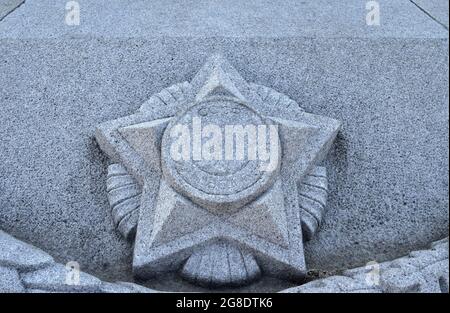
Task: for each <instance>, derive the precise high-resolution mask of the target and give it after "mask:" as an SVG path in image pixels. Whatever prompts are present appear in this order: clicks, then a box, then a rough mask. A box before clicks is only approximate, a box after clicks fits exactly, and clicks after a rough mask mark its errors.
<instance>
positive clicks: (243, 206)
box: [96, 54, 340, 286]
mask: <svg viewBox="0 0 450 313" xmlns="http://www.w3.org/2000/svg"><path fill="white" fill-rule="evenodd" d="M181 86H182V87H181ZM261 89H263V90H264V91H268V94H265V95H264V96H261V93H260V91H261ZM270 93H271V91H270V90H269V89H268V88H267V87H260V86H259V85H256V84H248V83H247V82H246V81H245V80H244V79H243V78H242V77H241V76H240V75H239V73H238V72H237V71H236V70H235V69H234V68H233V67H232V66H231V65H230V64H229V63H228V62H227V61H226V60H225V59H224V58H223V57H222V56H221V55H217V54H216V55H213V56H211V57H210V58H209V59H208V61H207V62H206V64H205V65H204V66H203V67H202V68H201V69H200V71H199V72H198V73H197V75H196V76H195V77H194V78H193V79H192V81H191V82H190V83H182V84H177V85H174V86H172V87H168V88H166V89H163V90H162V91H161V92H159V93H158V94H157V95H156V96H153V97H152V98H150V100H148V102H152V101H155V99H157V100H158V101H162V102H163V104H160V105H159V106H156V107H150V106H148V104H147V103H145V104H144V105H143V106H142V107H141V109H140V111H138V113H136V114H133V115H131V116H128V117H124V118H120V119H117V120H115V121H110V122H106V123H103V124H101V125H100V126H99V127H98V129H97V131H96V138H97V141H98V142H99V144H100V147H101V148H102V149H103V150H104V151H105V152H106V153H107V154H108V155H109V156H110V157H111V159H112V160H113V161H114V162H120V163H122V164H123V165H124V166H125V168H126V169H127V171H129V172H130V173H131V174H132V175H133V176H134V178H135V180H136V181H139V182H140V184H141V185H142V190H143V192H142V194H140V188H138V186H136V185H135V183H134V182H131V183H128V184H126V185H125V186H122V187H119V188H112V189H110V191H109V198H110V203H111V202H112V203H113V205H114V206H116V205H120V204H123V203H125V201H128V200H129V199H130V198H132V197H138V196H139V197H140V198H141V199H140V203H141V205H140V209H139V210H140V217H139V221H138V226H137V235H136V243H135V252H134V259H133V270H134V272H135V274H136V275H137V276H138V277H140V278H141V279H142V278H143V279H148V278H151V277H154V276H157V275H161V274H162V273H167V272H173V271H175V272H178V271H179V270H180V268H181V267H182V263H183V262H185V261H186V259H188V260H187V261H186V265H185V266H184V267H183V271H182V275H184V277H186V278H187V279H189V280H190V281H193V282H197V283H199V284H203V285H205V284H206V285H207V284H209V285H211V286H221V285H234V286H236V285H239V284H243V283H249V282H251V281H252V280H255V279H256V278H257V277H259V274H260V272H261V271H260V267H261V268H262V272H264V273H265V274H268V275H275V276H278V277H282V278H289V279H297V280H298V279H300V278H302V277H303V275H304V272H305V271H306V268H305V263H304V256H303V242H302V241H303V239H302V236H301V234H302V230H301V218H302V215H300V214H299V213H298V210H300V203H299V198H298V197H297V184H298V183H299V182H302V181H303V180H304V179H305V177H307V176H308V175H309V176H311V175H313V174H315V173H316V172H317V170H315V166H316V164H317V163H318V162H321V161H322V160H323V159H324V157H325V155H326V153H327V152H328V150H329V148H330V147H331V144H332V142H333V140H334V138H335V137H336V135H337V132H338V131H339V128H340V122H339V121H337V120H334V119H331V118H326V117H323V116H318V115H313V114H309V113H306V112H305V111H304V110H302V109H300V108H299V106H298V105H297V104H296V103H295V102H294V101H289V100H286V99H287V97H286V96H281V95H280V96H279V97H278V98H277V100H276V101H275V102H273V100H271V99H270V98H269V97H268V96H269V95H270ZM281 99H283V100H284V101H287V102H288V103H287V105H286V107H279V106H278V105H279V104H280V100H281ZM274 104H275V105H274ZM167 112H171V114H169V117H167ZM206 130H207V131H206ZM205 131H206V132H205ZM239 131H240V132H239ZM205 133H206V135H205ZM238 134H241V136H242V138H241V139H240V141H239V140H238V139H237V138H238V137H239V136H238ZM239 142H240V143H239ZM174 147H175V148H174ZM205 147H208V148H207V149H206V148H205ZM212 148H213V149H212ZM211 151H212V152H211ZM116 166H117V165H114V167H116ZM121 175H122V174H121ZM309 176H308V177H309ZM155 181H156V182H158V181H159V182H160V183H159V186H158V184H157V183H155ZM155 187H156V188H155ZM130 188H131V189H133V191H131V195H130ZM306 188H308V187H306V186H304V188H303V189H306ZM301 192H304V193H303V194H300V196H301V197H310V198H308V199H311V201H316V202H319V204H320V209H318V210H316V211H319V212H320V213H319V214H318V216H317V217H316V218H317V220H318V221H320V220H321V217H322V215H323V212H322V211H323V206H324V204H323V203H322V202H320V200H318V199H317V198H318V195H317V194H315V193H317V188H313V189H310V190H307V191H305V190H302V191H301ZM155 195H156V197H155ZM324 196H325V197H326V193H325V194H322V196H321V197H319V198H323V197H324ZM136 207H137V203H136V205H135V206H134V208H136ZM304 207H308V206H306V205H304V206H302V209H303V210H304ZM114 210H115V208H114V209H113V211H114ZM315 230H316V228H315V229H314V231H315ZM307 232H309V233H310V234H312V232H313V231H312V229H308V231H307ZM217 241H219V243H218V242H217ZM241 250H243V251H241ZM228 251H234V252H236V251H237V253H238V255H240V257H241V258H242V259H243V262H242V261H235V260H234V259H232V258H229V257H228V255H229V254H228ZM224 260H227V262H225V263H226V264H225V265H227V266H226V267H225V268H224V272H223V273H222V272H217V273H216V272H215V271H214V269H215V268H216V267H217V266H218V265H219V264H220V263H221V262H224ZM233 262H235V264H230V263H233ZM231 267H238V268H240V269H238V271H237V272H236V273H237V276H233V275H231ZM222 268H223V266H222Z"/></svg>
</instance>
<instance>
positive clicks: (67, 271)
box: [0, 230, 154, 293]
mask: <svg viewBox="0 0 450 313" xmlns="http://www.w3.org/2000/svg"><path fill="white" fill-rule="evenodd" d="M0 241H1V244H0V248H1V249H0V292H21V293H22V292H28V293H48V292H59V293H60V292H77V293H79V292H101V293H150V292H154V290H151V289H149V288H145V287H143V286H140V285H136V284H133V283H130V282H115V283H112V282H104V281H101V280H99V279H98V278H96V277H93V276H91V275H89V274H86V273H84V272H83V271H79V272H76V271H74V269H75V270H76V268H75V267H69V266H68V265H66V266H64V265H62V264H58V263H55V262H54V261H53V259H52V258H51V257H50V256H49V255H47V254H46V253H45V252H43V251H41V250H40V249H38V248H36V247H34V246H31V245H29V244H27V243H24V242H22V241H20V240H18V239H16V238H14V237H12V236H10V235H8V234H6V233H5V232H3V231H1V230H0ZM11 251H14V253H15V257H16V259H17V261H16V262H12V261H11V257H12V256H14V255H13V254H11ZM23 260H27V261H26V263H24V262H23ZM5 264H6V266H5Z"/></svg>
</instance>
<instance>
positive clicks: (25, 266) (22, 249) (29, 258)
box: [0, 231, 53, 270]
mask: <svg viewBox="0 0 450 313" xmlns="http://www.w3.org/2000/svg"><path fill="white" fill-rule="evenodd" d="M0 251H1V258H0V266H8V267H13V268H17V269H19V270H31V269H37V268H42V267H45V266H46V265H48V264H51V263H52V262H53V258H52V257H51V256H50V255H48V254H47V253H45V252H43V251H41V250H40V249H38V248H36V247H34V246H32V245H29V244H27V243H25V242H22V241H18V240H15V239H14V238H13V237H12V236H10V235H8V234H7V233H5V232H2V231H0Z"/></svg>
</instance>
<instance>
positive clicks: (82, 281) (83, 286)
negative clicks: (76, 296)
mask: <svg viewBox="0 0 450 313" xmlns="http://www.w3.org/2000/svg"><path fill="white" fill-rule="evenodd" d="M69 275H70V273H69V271H68V270H67V269H66V267H65V266H64V265H62V264H53V265H50V266H48V267H46V268H43V269H40V270H36V271H32V272H29V273H24V274H22V281H23V284H24V286H25V287H26V288H29V289H39V290H48V291H59V292H69V291H70V292H100V284H101V281H100V280H99V279H98V278H95V277H93V276H91V275H89V274H86V273H83V272H81V273H80V276H79V283H76V284H73V285H72V284H71V283H68V281H70V279H71V278H70V276H69Z"/></svg>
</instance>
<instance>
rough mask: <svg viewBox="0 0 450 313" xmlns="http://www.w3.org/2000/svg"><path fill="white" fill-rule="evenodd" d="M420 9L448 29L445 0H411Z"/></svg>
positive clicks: (446, 2)
mask: <svg viewBox="0 0 450 313" xmlns="http://www.w3.org/2000/svg"><path fill="white" fill-rule="evenodd" d="M411 2H413V3H415V4H416V5H417V6H418V7H419V8H420V9H422V10H423V11H424V12H426V13H427V14H429V15H430V16H431V17H432V18H434V19H436V21H437V22H438V23H441V24H442V26H443V27H446V28H447V30H448V15H449V13H448V12H449V11H448V1H447V0H411Z"/></svg>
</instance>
